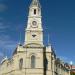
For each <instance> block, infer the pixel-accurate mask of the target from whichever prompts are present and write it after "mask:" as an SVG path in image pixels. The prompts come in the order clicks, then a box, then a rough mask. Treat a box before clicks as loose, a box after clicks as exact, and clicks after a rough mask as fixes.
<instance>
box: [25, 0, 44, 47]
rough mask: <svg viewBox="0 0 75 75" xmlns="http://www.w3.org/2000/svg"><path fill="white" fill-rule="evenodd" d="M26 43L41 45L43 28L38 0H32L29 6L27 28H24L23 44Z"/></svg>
mask: <svg viewBox="0 0 75 75" xmlns="http://www.w3.org/2000/svg"><path fill="white" fill-rule="evenodd" d="M28 44H37V45H42V46H43V28H42V21H41V5H40V3H39V0H32V3H31V5H30V7H29V15H28V22H27V28H26V30H25V45H28Z"/></svg>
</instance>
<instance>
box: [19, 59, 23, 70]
mask: <svg viewBox="0 0 75 75" xmlns="http://www.w3.org/2000/svg"><path fill="white" fill-rule="evenodd" d="M22 67H23V59H22V58H21V59H20V60H19V69H20V70H21V69H22Z"/></svg>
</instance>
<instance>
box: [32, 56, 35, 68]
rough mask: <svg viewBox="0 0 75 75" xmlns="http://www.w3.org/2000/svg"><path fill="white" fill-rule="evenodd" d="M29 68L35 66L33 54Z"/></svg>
mask: <svg viewBox="0 0 75 75" xmlns="http://www.w3.org/2000/svg"><path fill="white" fill-rule="evenodd" d="M31 68H35V56H34V55H32V56H31Z"/></svg>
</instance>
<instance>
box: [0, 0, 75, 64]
mask: <svg viewBox="0 0 75 75" xmlns="http://www.w3.org/2000/svg"><path fill="white" fill-rule="evenodd" d="M31 1H32V0H0V60H1V59H2V57H3V56H8V57H11V56H12V53H13V51H14V50H15V48H16V47H17V45H18V43H19V41H20V42H21V43H23V42H24V29H25V27H26V25H27V16H28V11H29V9H28V8H29V5H30V3H31ZM40 3H41V6H42V23H43V28H44V43H45V44H46V45H47V43H48V41H47V40H48V34H49V35H50V43H51V44H52V46H53V48H54V50H55V52H56V54H57V56H58V57H60V58H61V59H63V60H64V61H66V62H70V61H73V63H74V64H75V1H74V0H40ZM20 33H21V40H20Z"/></svg>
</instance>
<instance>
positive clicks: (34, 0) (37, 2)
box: [30, 0, 41, 7]
mask: <svg viewBox="0 0 75 75" xmlns="http://www.w3.org/2000/svg"><path fill="white" fill-rule="evenodd" d="M33 6H38V7H41V5H40V2H39V0H32V3H31V5H30V7H33Z"/></svg>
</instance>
